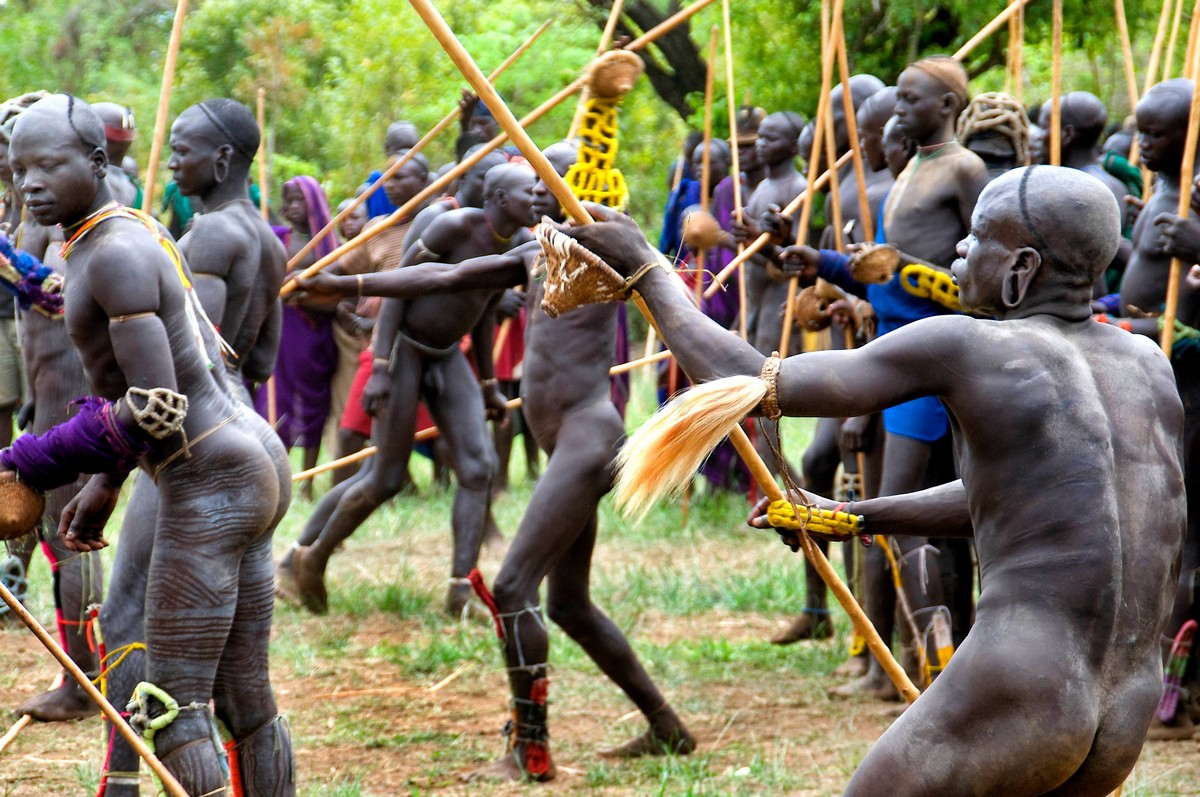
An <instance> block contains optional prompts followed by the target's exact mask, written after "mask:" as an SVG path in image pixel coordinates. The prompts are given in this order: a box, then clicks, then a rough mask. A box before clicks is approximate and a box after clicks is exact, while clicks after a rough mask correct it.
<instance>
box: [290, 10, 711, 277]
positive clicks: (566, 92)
mask: <svg viewBox="0 0 1200 797" xmlns="http://www.w3.org/2000/svg"><path fill="white" fill-rule="evenodd" d="M715 2H716V0H697V1H696V2H695V3H693V4H692V5H690V6H688V7H687V8H685V9H683V10H681V11H680V12H679V13H677V14H675V15H674V16H672V17H670V18H668V19H666V20H664V21H663V22H661V23H659V24H658V25H655V26H654V27H653V28H651V29H650V30H648V31H646V32H645V33H643V34H642V35H641V36H639V37H637V38H636V39H634V40H633V41H631V42H630V43H629V44H627V45H625V47H624V48H623V49H625V50H628V51H630V52H636V51H637V50H639V49H641V48H643V47H645V46H646V45H648V44H650V43H651V42H654V41H656V40H657V39H659V38H660V37H662V36H663V35H665V34H667V33H669V32H670V31H671V30H672V29H674V28H675V27H677V26H678V25H682V24H683V23H684V22H686V21H687V20H689V19H691V18H692V17H693V16H694V15H695V14H697V13H698V12H700V11H701V10H703V9H704V8H706V7H707V6H709V5H711V4H712V3H715ZM586 83H587V75H586V74H585V75H580V76H579V77H578V78H576V79H575V80H573V81H572V82H571V83H569V84H568V85H567V86H565V87H563V88H562V89H561V90H560V91H559V92H558V93H557V94H555V95H554V96H553V97H551V98H550V99H548V100H546V101H545V102H543V103H542V104H541V105H539V106H538V107H537V108H535V109H534V110H532V111H530V112H529V113H528V114H526V115H525V116H524V117H522V118H521V126H522V127H527V126H529V125H531V124H533V123H534V122H536V121H537V120H539V119H541V118H542V117H543V116H545V115H546V114H548V113H549V112H550V111H552V110H553V109H554V108H556V107H557V106H558V105H559V104H560V103H562V102H563V100H565V99H567V98H568V97H570V96H571V95H572V94H574V93H575V92H577V91H579V90H580V89H581V88H583V86H584V85H585V84H586ZM506 141H508V134H507V133H504V132H501V133H500V134H498V135H497V136H496V137H495V138H493V139H492V140H491V141H489V142H487V143H486V144H483V145H481V146H480V147H479V148H478V149H477V150H476V151H475V154H473V155H470V156H468V157H466V158H464V159H463V160H462V161H461V162H459V164H458V165H457V166H455V167H454V168H452V169H450V170H449V171H447V172H446V173H445V174H444V175H442V176H441V177H440V178H438V179H436V180H434V181H433V182H432V183H430V184H429V186H428V187H426V188H425V189H424V190H423V191H421V192H420V193H419V194H417V195H416V196H415V197H413V198H412V199H411V200H409V201H408V202H406V203H405V204H404V205H403V206H402V207H400V208H398V209H397V210H396V211H395V212H394V213H392V215H390V216H387V217H385V218H384V220H383V221H382V222H381V223H379V224H376V225H375V226H373V227H371V228H369V229H366V230H363V231H362V232H361V233H359V234H358V236H357V237H355V238H352V239H351V240H349V241H347V242H346V243H344V244H342V245H341V246H339V247H338V248H337V249H335V250H333V251H332V252H330V253H329V254H328V255H326V256H325V257H323V258H321V259H320V260H318V261H317V262H316V263H313V264H312V265H311V266H309V267H308V268H306V269H305V270H304V271H303V272H301V273H300V274H299V275H298V277H297V278H294V279H291V280H289V281H288V282H286V283H284V285H283V288H282V289H281V290H280V292H279V295H280V296H287V295H288V294H290V293H291V292H292V291H294V290H295V289H296V280H297V279H307V278H308V277H311V276H312V275H313V274H316V273H317V272H319V271H321V270H322V269H324V268H325V267H327V266H329V265H330V264H331V263H335V262H337V260H338V259H339V258H341V257H343V256H345V254H346V253H347V252H349V251H351V250H352V249H357V248H358V247H360V246H362V245H363V244H365V243H367V241H370V240H371V239H372V238H374V237H375V236H377V235H380V234H381V233H383V232H384V231H386V230H387V229H388V228H389V227H391V226H392V225H394V224H397V223H399V222H400V221H401V220H403V219H404V218H406V217H407V215H408V214H409V213H411V212H412V211H414V210H416V209H417V208H419V207H420V206H421V205H422V204H424V203H425V201H426V200H427V199H430V198H432V197H435V196H437V195H438V193H439V192H441V191H442V190H443V189H444V188H445V187H446V186H448V185H450V183H452V182H454V180H456V179H458V178H459V177H460V176H461V175H463V174H465V173H466V172H467V171H468V170H469V169H470V168H471V167H472V166H474V165H475V164H476V163H479V161H481V160H483V159H484V158H485V157H486V156H487V155H488V153H490V152H492V151H493V150H495V149H497V148H499V147H501V146H503V145H504V143H505V142H506Z"/></svg>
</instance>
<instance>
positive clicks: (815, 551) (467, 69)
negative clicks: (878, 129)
mask: <svg viewBox="0 0 1200 797" xmlns="http://www.w3.org/2000/svg"><path fill="white" fill-rule="evenodd" d="M409 2H410V3H411V4H412V6H413V8H414V9H416V11H417V13H418V14H420V15H421V18H422V19H423V20H424V21H425V24H426V25H428V26H429V29H430V31H431V32H432V33H433V35H434V37H435V38H436V39H437V40H438V42H439V43H440V44H441V45H442V47H443V49H445V50H446V52H447V54H448V55H449V56H450V58H451V60H453V61H454V63H455V65H456V66H458V68H459V69H460V70H461V71H462V73H463V75H464V77H466V78H467V81H468V82H469V83H470V84H471V87H472V88H473V89H475V93H476V94H478V95H479V97H480V99H482V100H483V102H484V103H485V104H486V105H487V106H488V109H489V110H490V111H491V112H492V115H493V116H494V117H495V118H496V121H497V122H498V123H499V125H500V127H501V128H503V129H505V130H506V131H507V132H508V134H509V136H510V137H511V138H512V140H513V143H515V144H516V145H517V147H518V148H519V149H520V150H521V154H522V155H524V156H525V158H526V159H527V160H528V161H529V162H530V165H532V166H533V167H534V169H535V170H536V171H537V173H538V174H539V175H540V176H541V177H542V179H543V180H544V181H545V183H546V186H547V187H548V188H549V189H550V191H551V192H552V193H553V194H554V196H555V197H556V198H557V199H558V201H559V202H560V203H561V204H562V206H563V209H564V210H566V212H567V213H568V214H569V215H570V216H571V217H572V218H574V219H575V221H576V222H577V223H581V224H588V223H591V222H592V217H591V215H590V214H589V213H588V212H587V210H586V209H585V208H584V207H583V204H582V203H581V202H580V201H579V199H578V198H577V197H576V196H575V195H574V194H573V193H572V192H571V188H570V186H568V185H567V183H566V181H565V180H563V179H562V178H561V177H560V176H559V174H558V172H556V171H555V170H554V167H553V166H552V165H551V164H550V162H549V161H548V160H546V156H545V155H543V154H542V152H541V150H539V149H538V148H537V147H536V146H535V145H534V143H533V141H532V140H530V138H529V136H528V135H527V134H526V133H525V131H524V130H522V129H521V127H520V125H519V124H518V123H517V119H516V117H514V116H513V114H512V112H511V111H509V110H508V108H507V107H506V106H505V105H504V102H503V101H502V100H501V99H500V95H499V94H497V93H496V90H495V89H494V88H492V87H491V86H490V85H489V84H488V83H487V81H486V79H485V78H484V75H483V73H482V72H480V71H479V67H478V66H476V65H475V62H474V61H473V60H472V59H471V56H470V54H469V53H468V52H467V51H466V49H465V48H463V46H462V44H461V43H460V42H459V41H458V39H457V38H456V37H455V35H454V32H453V31H452V30H450V27H449V26H448V25H447V24H446V21H445V20H444V19H442V16H441V14H439V13H438V11H437V9H436V8H434V6H433V4H432V3H431V2H430V0H409ZM839 2H840V0H839ZM638 306H639V308H640V309H642V312H643V313H644V314H645V315H646V318H647V320H650V321H652V319H651V317H650V314H649V312H648V311H647V310H646V307H645V303H644V302H641V301H640V298H639V299H638ZM730 440H731V441H732V442H733V445H734V447H735V448H736V449H737V451H738V453H739V454H741V456H742V459H744V460H745V462H746V465H747V466H748V467H749V469H750V472H751V474H752V475H753V476H754V478H755V480H756V481H758V483H759V486H760V487H761V489H762V490H763V492H764V493H765V494H766V495H767V496H768V497H770V498H771V500H782V499H783V498H784V494H783V491H782V490H781V489H780V488H779V485H778V484H776V483H775V479H774V477H773V476H772V475H771V472H770V471H769V470H768V469H767V465H766V463H765V462H763V461H762V458H761V457H760V456H759V455H758V452H757V451H755V450H754V446H753V444H752V443H751V442H750V439H749V438H748V437H747V436H746V433H745V432H744V431H743V430H742V428H741V426H740V425H735V426H734V427H733V430H732V431H731V432H730ZM799 537H800V540H801V547H802V548H803V550H804V553H805V555H806V556H807V557H808V558H809V561H811V562H812V564H813V567H814V568H815V569H816V570H817V572H818V573H819V574H820V575H821V578H822V579H823V580H824V581H825V583H826V585H828V587H829V588H830V590H831V591H832V592H833V594H834V596H835V597H836V598H837V599H838V602H839V603H840V604H841V605H842V608H843V609H845V610H846V613H847V614H848V615H850V619H851V621H852V622H853V623H854V626H855V628H856V629H857V630H858V632H859V633H860V634H862V636H863V638H864V639H866V641H867V646H868V647H869V648H870V650H871V652H872V653H874V654H875V657H876V658H877V659H878V660H879V663H880V665H881V666H882V667H883V669H884V671H885V672H886V673H887V675H888V677H889V678H890V679H891V680H892V682H893V683H894V684H895V685H896V688H897V690H899V692H900V694H901V695H902V696H903V697H904V698H905V699H906V700H908V701H909V702H912V701H913V700H916V699H917V697H918V695H919V694H920V693H919V691H918V690H917V688H916V687H915V686H914V685H913V683H912V681H911V680H909V678H908V675H907V674H906V673H905V672H904V668H903V667H901V666H900V664H899V663H898V662H897V661H896V659H895V658H894V657H893V656H892V652H891V650H890V649H889V648H888V646H887V645H886V644H884V641H883V640H882V639H881V638H880V636H879V632H877V631H876V630H875V626H873V625H872V624H871V621H870V619H869V618H868V617H867V615H866V613H865V612H863V610H862V607H861V606H859V605H858V602H857V601H856V600H855V599H854V596H853V595H852V594H851V593H850V590H849V588H847V587H846V584H845V583H844V582H843V581H842V580H841V578H840V577H839V576H838V575H837V573H836V572H835V571H834V569H833V566H832V565H831V564H830V563H829V560H828V559H827V558H825V555H824V554H823V553H821V550H820V548H818V547H817V546H816V544H815V543H814V542H813V541H812V540H811V539H810V538H809V537H808V535H807V534H803V533H801V534H800V535H799Z"/></svg>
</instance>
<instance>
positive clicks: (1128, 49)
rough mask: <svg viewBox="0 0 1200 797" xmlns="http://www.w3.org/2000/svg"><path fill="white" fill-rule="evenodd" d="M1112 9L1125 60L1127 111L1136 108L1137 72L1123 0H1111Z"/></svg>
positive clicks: (1131, 111)
mask: <svg viewBox="0 0 1200 797" xmlns="http://www.w3.org/2000/svg"><path fill="white" fill-rule="evenodd" d="M1113 11H1114V15H1115V16H1116V18H1117V33H1118V35H1119V36H1120V39H1121V56H1122V58H1123V59H1124V61H1125V91H1126V92H1127V93H1128V95H1129V112H1130V113H1133V112H1134V110H1135V109H1136V108H1137V103H1138V89H1137V73H1136V70H1135V69H1134V65H1133V45H1132V43H1131V42H1130V40H1129V22H1128V21H1127V20H1126V19H1125V0H1113Z"/></svg>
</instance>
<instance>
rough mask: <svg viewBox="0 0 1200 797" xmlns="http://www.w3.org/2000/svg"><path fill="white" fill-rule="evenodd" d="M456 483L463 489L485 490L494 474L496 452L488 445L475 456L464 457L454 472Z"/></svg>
mask: <svg viewBox="0 0 1200 797" xmlns="http://www.w3.org/2000/svg"><path fill="white" fill-rule="evenodd" d="M455 475H456V476H457V477H458V484H459V486H460V487H462V488H463V489H465V490H486V489H488V487H489V486H491V483H492V479H493V478H494V477H495V475H496V453H495V452H494V451H493V450H492V448H491V447H490V446H487V447H485V448H483V449H482V450H480V451H479V452H478V453H477V454H476V455H475V456H473V457H469V458H465V461H464V462H462V464H460V465H459V467H458V472H457V473H456V474H455Z"/></svg>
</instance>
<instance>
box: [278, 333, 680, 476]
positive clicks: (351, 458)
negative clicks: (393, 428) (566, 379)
mask: <svg viewBox="0 0 1200 797" xmlns="http://www.w3.org/2000/svg"><path fill="white" fill-rule="evenodd" d="M650 332H651V335H653V332H654V330H650ZM647 340H650V336H647ZM669 357H671V352H670V350H666V349H664V350H663V351H660V352H658V353H656V354H648V355H646V356H645V357H641V358H639V359H636V360H630V361H629V362H627V363H620V364H619V365H614V366H613V367H612V368H609V369H608V375H609V376H619V375H620V374H625V373H629V372H630V371H635V370H637V369H638V368H641V367H642V366H644V365H653V364H654V363H657V362H662V361H663V360H666V359H668V358H669ZM522 403H523V402H522V401H521V398H520V397H519V396H518V397H517V398H515V399H509V400H508V401H507V402H505V405H504V406H506V407H507V408H508V409H510V410H515V409H517V408H518V407H520V406H521V404H522ZM438 434H440V432H438V428H437V427H436V426H431V427H429V428H428V429H422V430H421V431H419V432H417V433H416V434H414V435H413V441H414V442H417V443H422V442H424V441H426V440H432V439H433V438H435V437H437V436H438ZM376 452H377V449H376V447H375V446H367V447H366V448H363V449H361V450H359V451H356V452H354V453H353V454H347V455H346V456H344V457H342V458H341V459H335V460H331V461H329V462H325V463H322V464H320V465H317V466H316V467H315V468H309V469H308V470H303V471H300V472H299V473H295V474H292V481H294V482H298V481H303V480H305V479H310V478H312V477H313V476H319V475H320V474H322V473H326V472H327V471H331V470H337V469H338V468H341V467H344V466H346V465H353V464H354V463H355V462H361V461H362V460H364V459H368V458H370V457H373V456H375V454H376Z"/></svg>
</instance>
